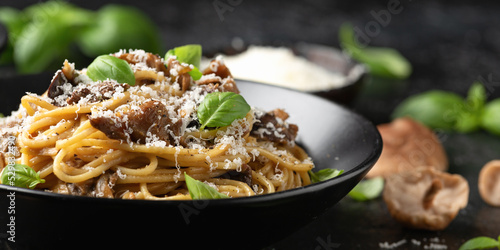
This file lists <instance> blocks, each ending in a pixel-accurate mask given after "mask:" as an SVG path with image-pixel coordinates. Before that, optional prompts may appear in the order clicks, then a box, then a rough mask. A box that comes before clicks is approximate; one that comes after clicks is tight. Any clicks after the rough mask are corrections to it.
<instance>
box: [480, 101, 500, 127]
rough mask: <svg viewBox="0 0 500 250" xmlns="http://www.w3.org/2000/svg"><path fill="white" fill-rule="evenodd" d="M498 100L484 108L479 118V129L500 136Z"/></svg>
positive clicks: (499, 102) (499, 104)
mask: <svg viewBox="0 0 500 250" xmlns="http://www.w3.org/2000/svg"><path fill="white" fill-rule="evenodd" d="M498 114H500V99H495V100H493V101H491V102H489V103H488V104H486V106H485V107H484V110H483V113H482V116H481V127H482V128H484V129H485V130H486V131H488V132H490V133H492V134H494V135H500V115H498Z"/></svg>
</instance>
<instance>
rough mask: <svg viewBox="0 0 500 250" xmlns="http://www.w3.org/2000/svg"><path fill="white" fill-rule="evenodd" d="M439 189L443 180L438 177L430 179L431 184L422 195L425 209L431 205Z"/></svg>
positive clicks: (441, 187)
mask: <svg viewBox="0 0 500 250" xmlns="http://www.w3.org/2000/svg"><path fill="white" fill-rule="evenodd" d="M441 189H443V181H441V180H440V179H438V178H434V179H433V180H432V183H431V186H430V187H429V189H427V191H426V192H425V195H424V199H423V206H424V209H425V210H427V209H429V208H430V207H432V202H433V201H434V198H435V197H436V195H437V193H438V192H439V191H440V190H441Z"/></svg>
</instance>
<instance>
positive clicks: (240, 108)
mask: <svg viewBox="0 0 500 250" xmlns="http://www.w3.org/2000/svg"><path fill="white" fill-rule="evenodd" d="M248 111H250V105H248V103H247V102H246V101H245V99H244V98H243V96H241V95H239V94H236V93H233V92H214V93H210V94H207V95H206V96H205V99H204V100H203V102H202V103H201V104H200V106H199V107H198V120H199V122H200V124H201V127H200V130H203V129H204V128H205V127H207V126H208V127H223V126H227V125H230V124H231V123H232V122H233V121H234V120H236V119H241V118H243V117H245V116H246V114H247V113H248Z"/></svg>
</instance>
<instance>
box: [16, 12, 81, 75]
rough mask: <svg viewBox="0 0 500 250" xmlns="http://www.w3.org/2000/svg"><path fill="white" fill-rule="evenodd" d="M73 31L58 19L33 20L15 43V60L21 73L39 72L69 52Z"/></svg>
mask: <svg viewBox="0 0 500 250" xmlns="http://www.w3.org/2000/svg"><path fill="white" fill-rule="evenodd" d="M72 36H73V32H72V31H71V30H69V29H68V27H67V26H66V25H65V24H64V23H61V22H59V21H58V20H57V19H54V18H49V19H46V20H45V21H44V22H31V23H29V24H27V25H26V27H25V28H24V29H23V30H22V32H21V33H20V34H19V37H18V38H17V40H16V43H15V44H14V55H13V56H14V62H15V64H16V67H17V69H18V70H19V72H21V73H38V72H42V71H43V70H45V69H46V68H48V67H49V66H50V65H51V64H52V63H54V62H55V61H56V60H60V59H61V58H62V57H63V55H64V54H65V53H67V52H68V47H69V44H70V43H71V40H72Z"/></svg>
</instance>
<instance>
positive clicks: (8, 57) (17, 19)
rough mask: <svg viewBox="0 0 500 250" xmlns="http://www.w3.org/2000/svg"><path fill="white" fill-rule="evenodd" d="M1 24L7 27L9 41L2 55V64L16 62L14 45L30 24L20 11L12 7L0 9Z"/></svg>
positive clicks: (0, 60) (0, 56) (0, 58)
mask: <svg viewBox="0 0 500 250" xmlns="http://www.w3.org/2000/svg"><path fill="white" fill-rule="evenodd" d="M0 22H1V23H3V24H4V25H5V26H6V27H7V31H8V33H9V34H8V37H9V41H8V42H7V46H6V47H5V48H4V51H3V52H2V53H1V55H0V64H10V63H13V62H14V45H13V44H14V43H15V41H16V40H17V37H19V34H20V33H21V31H22V30H23V28H24V27H25V26H26V24H27V23H28V20H27V19H26V18H25V15H23V13H22V12H21V11H19V10H18V9H14V8H11V7H0Z"/></svg>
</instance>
